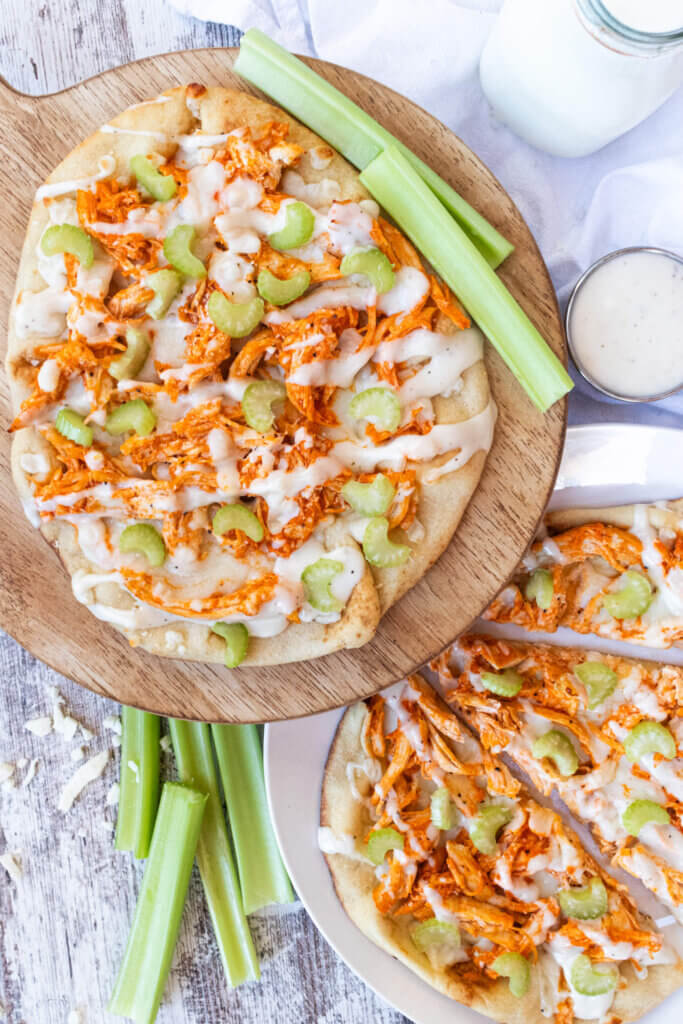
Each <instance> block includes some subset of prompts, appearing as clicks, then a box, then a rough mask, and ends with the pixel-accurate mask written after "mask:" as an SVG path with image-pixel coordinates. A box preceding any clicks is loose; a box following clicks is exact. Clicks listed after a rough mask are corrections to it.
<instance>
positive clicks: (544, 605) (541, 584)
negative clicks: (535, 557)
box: [524, 569, 555, 612]
mask: <svg viewBox="0 0 683 1024" xmlns="http://www.w3.org/2000/svg"><path fill="white" fill-rule="evenodd" d="M554 593H555V584H554V583H553V574H552V573H551V572H550V570H549V569H536V570H535V571H534V572H532V574H531V576H530V577H529V579H528V580H527V584H526V586H525V588H524V596H525V597H526V599H527V601H535V602H536V604H537V605H538V607H539V608H540V609H541V611H544V612H546V611H547V610H548V608H550V605H551V604H552V603H553V595H554Z"/></svg>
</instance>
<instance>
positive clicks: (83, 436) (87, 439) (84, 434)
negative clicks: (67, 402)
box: [55, 408, 92, 448]
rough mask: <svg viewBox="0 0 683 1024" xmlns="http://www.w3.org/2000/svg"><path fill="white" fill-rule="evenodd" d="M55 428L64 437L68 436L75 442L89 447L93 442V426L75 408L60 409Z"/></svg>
mask: <svg viewBox="0 0 683 1024" xmlns="http://www.w3.org/2000/svg"><path fill="white" fill-rule="evenodd" d="M55 430H56V431H57V433H58V434H61V435H62V437H68V439H69V440H70V441H74V442H75V444H80V445H83V447H84V448H89V447H90V445H91V444H92V427H89V426H88V425H87V423H86V422H85V420H84V419H83V417H82V416H80V415H79V414H78V413H77V412H74V410H73V409H68V408H64V409H60V410H59V412H58V413H57V418H56V420H55Z"/></svg>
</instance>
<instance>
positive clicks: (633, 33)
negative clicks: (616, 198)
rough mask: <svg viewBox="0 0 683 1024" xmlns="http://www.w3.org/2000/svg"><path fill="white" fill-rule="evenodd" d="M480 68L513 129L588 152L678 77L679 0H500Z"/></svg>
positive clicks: (575, 153) (569, 152) (682, 14)
mask: <svg viewBox="0 0 683 1024" xmlns="http://www.w3.org/2000/svg"><path fill="white" fill-rule="evenodd" d="M479 71H480V76H481V84H482V88H483V90H484V93H485V94H486V97H487V99H488V101H489V103H490V104H491V106H492V108H493V111H494V114H495V115H496V117H498V118H499V119H500V120H501V121H503V122H504V123H505V124H507V125H508V126H509V127H510V128H512V130H513V131H514V132H516V133H517V135H520V136H521V137H522V138H523V139H526V141H527V142H530V143H531V144H532V145H533V146H537V147H538V148H539V149H543V150H545V151H546V152H548V153H552V154H554V155H555V156H570V157H579V156H586V155H587V154H588V153H593V152H595V150H597V149H600V148H601V147H602V146H605V145H606V144H607V143H608V142H611V141H612V140H613V139H616V138H617V136H619V135H622V134H623V133H624V132H627V131H628V130H629V129H630V128H633V127H634V126H635V125H637V124H639V123H640V122H641V121H643V120H644V119H645V118H646V117H648V116H649V115H650V114H651V113H652V112H653V111H654V110H656V109H657V107H659V106H660V105H661V104H662V103H664V101H665V100H666V99H668V98H669V96H671V94H672V93H673V92H674V91H675V90H676V88H677V87H678V86H679V85H680V84H681V82H683V0H505V2H504V4H503V8H502V10H501V12H500V15H499V17H498V20H497V22H496V24H495V26H494V28H493V31H492V32H491V35H490V37H489V39H488V40H487V42H486V45H485V47H484V50H483V53H482V56H481V64H480V68H479ZM672 127H673V126H672ZM677 128H680V125H679V126H677Z"/></svg>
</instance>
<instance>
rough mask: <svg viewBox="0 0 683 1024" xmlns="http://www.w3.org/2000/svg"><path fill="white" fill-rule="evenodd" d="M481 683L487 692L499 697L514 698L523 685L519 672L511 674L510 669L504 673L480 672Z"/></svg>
mask: <svg viewBox="0 0 683 1024" xmlns="http://www.w3.org/2000/svg"><path fill="white" fill-rule="evenodd" d="M481 681H482V683H483V684H484V686H485V687H486V689H487V690H490V691H491V693H495V694H497V695H498V696H499V697H516V696H517V694H518V693H519V691H520V690H521V689H522V686H523V685H524V680H523V679H522V677H521V676H520V674H519V672H513V670H512V669H511V668H508V669H506V670H505V672H482V674H481Z"/></svg>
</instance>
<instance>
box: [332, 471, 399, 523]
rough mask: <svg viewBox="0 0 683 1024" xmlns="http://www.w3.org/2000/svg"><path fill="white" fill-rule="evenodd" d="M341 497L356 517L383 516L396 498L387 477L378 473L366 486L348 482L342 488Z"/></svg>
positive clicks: (356, 482)
mask: <svg viewBox="0 0 683 1024" xmlns="http://www.w3.org/2000/svg"><path fill="white" fill-rule="evenodd" d="M341 495H342V498H343V499H344V501H348V503H349V505H350V506H351V508H352V509H353V511H354V512H357V513H358V515H360V516H383V515H386V513H387V512H388V510H389V506H390V505H391V503H392V501H393V500H394V497H395V496H396V488H395V487H394V485H393V484H392V482H391V480H390V479H389V478H388V477H386V476H383V475H382V474H381V473H378V474H377V476H376V477H375V478H374V479H373V480H371V481H370V483H368V484H361V483H359V482H358V480H349V481H348V483H345V484H344V486H343V487H342V489H341Z"/></svg>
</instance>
